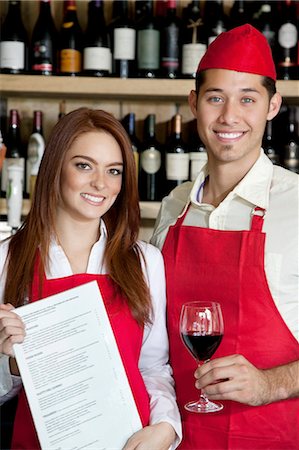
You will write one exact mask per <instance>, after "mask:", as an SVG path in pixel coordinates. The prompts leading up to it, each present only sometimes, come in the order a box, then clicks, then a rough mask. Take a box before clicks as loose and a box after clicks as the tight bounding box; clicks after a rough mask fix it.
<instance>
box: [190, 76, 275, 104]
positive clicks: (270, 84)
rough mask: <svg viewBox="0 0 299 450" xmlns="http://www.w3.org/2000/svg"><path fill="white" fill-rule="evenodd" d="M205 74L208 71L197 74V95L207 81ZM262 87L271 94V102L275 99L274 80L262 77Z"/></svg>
mask: <svg viewBox="0 0 299 450" xmlns="http://www.w3.org/2000/svg"><path fill="white" fill-rule="evenodd" d="M205 73H206V71H205V70H203V71H202V72H198V73H197V74H196V80H195V91H196V95H198V93H199V89H200V86H201V85H202V84H203V82H204V81H205ZM262 85H263V86H264V87H265V88H266V89H267V91H268V94H269V100H271V98H272V97H273V95H274V94H275V93H276V83H275V81H274V80H272V78H269V77H262Z"/></svg>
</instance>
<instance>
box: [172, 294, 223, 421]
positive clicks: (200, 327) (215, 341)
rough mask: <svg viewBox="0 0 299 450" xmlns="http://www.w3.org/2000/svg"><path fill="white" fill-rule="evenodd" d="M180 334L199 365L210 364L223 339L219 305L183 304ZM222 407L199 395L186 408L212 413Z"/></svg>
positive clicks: (207, 303) (206, 303) (211, 303)
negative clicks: (200, 362)
mask: <svg viewBox="0 0 299 450" xmlns="http://www.w3.org/2000/svg"><path fill="white" fill-rule="evenodd" d="M180 333H181V337H182V340H183V342H184V344H185V346H186V347H187V349H188V350H189V352H190V353H191V355H192V356H193V357H194V358H195V359H196V360H197V361H198V362H199V361H203V362H204V363H205V362H207V361H209V360H210V358H211V356H212V355H213V354H214V353H215V351H216V350H217V348H218V347H219V345H220V342H221V340H222V337H223V318H222V312H221V307H220V304H219V303H216V302H190V303H185V304H183V306H182V311H181V317H180ZM222 408H223V405H222V404H221V403H219V402H211V401H210V400H209V399H208V398H207V397H206V395H205V394H203V393H202V392H201V394H200V398H199V400H197V401H196V400H194V401H190V402H188V403H187V404H186V405H185V409H186V410H187V411H191V412H196V413H209V412H215V411H220V410H221V409H222Z"/></svg>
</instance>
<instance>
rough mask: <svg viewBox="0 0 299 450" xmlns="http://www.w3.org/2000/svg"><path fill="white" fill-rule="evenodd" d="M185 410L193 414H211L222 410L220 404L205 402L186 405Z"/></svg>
mask: <svg viewBox="0 0 299 450" xmlns="http://www.w3.org/2000/svg"><path fill="white" fill-rule="evenodd" d="M185 409H186V410H187V411H190V412H194V413H211V412H217V411H221V410H222V409H223V405H222V403H219V402H210V400H207V401H201V400H199V401H197V402H189V403H186V405H185Z"/></svg>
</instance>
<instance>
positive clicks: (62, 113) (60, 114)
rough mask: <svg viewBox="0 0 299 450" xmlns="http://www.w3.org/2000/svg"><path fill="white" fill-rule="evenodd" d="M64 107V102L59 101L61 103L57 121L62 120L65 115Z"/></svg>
mask: <svg viewBox="0 0 299 450" xmlns="http://www.w3.org/2000/svg"><path fill="white" fill-rule="evenodd" d="M65 107H66V103H65V100H61V102H60V103H59V113H58V120H60V119H62V117H64V116H65V114H66V112H65Z"/></svg>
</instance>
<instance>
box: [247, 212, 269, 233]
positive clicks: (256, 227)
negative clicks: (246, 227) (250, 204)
mask: <svg viewBox="0 0 299 450" xmlns="http://www.w3.org/2000/svg"><path fill="white" fill-rule="evenodd" d="M265 214H266V210H265V209H263V208H260V207H259V206H256V207H255V208H254V209H253V210H252V211H251V216H252V220H251V228H250V229H251V231H262V229H263V225H264V217H265Z"/></svg>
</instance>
